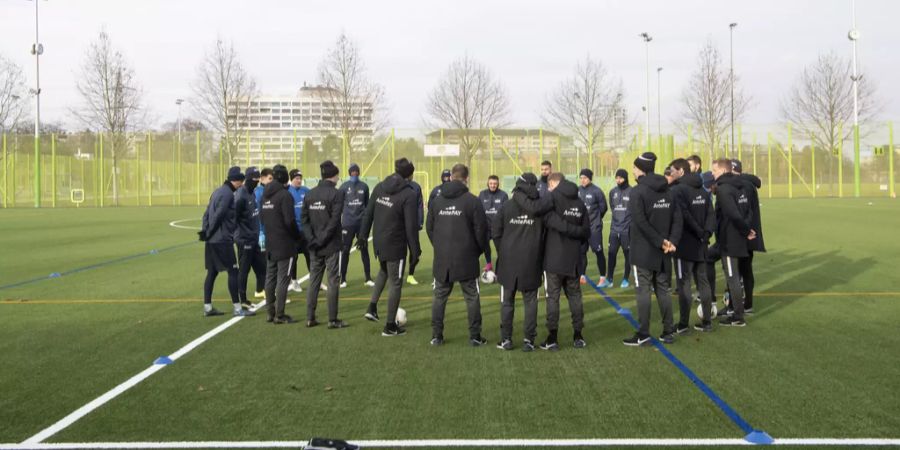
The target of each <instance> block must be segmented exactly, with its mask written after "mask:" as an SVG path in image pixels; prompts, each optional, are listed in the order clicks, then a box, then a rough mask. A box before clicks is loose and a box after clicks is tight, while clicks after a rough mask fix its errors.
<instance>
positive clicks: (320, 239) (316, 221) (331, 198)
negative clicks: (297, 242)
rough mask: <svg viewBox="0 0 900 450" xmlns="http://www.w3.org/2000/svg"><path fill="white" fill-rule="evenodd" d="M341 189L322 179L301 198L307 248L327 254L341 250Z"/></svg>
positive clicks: (322, 254) (342, 192) (301, 217)
mask: <svg viewBox="0 0 900 450" xmlns="http://www.w3.org/2000/svg"><path fill="white" fill-rule="evenodd" d="M343 210H344V191H341V190H338V189H337V188H336V187H335V184H334V182H333V181H331V180H321V181H319V185H318V186H316V187H314V188H312V189H311V190H310V191H309V193H308V194H306V198H305V199H304V200H303V213H302V214H301V215H300V219H301V220H302V221H303V226H302V227H300V229H301V230H303V235H304V236H305V237H306V242H307V243H308V244H307V245H309V248H310V250H312V251H313V253H314V254H316V255H318V256H330V255H333V254H334V253H335V252H338V251H340V250H341V215H342V214H341V213H342V211H343Z"/></svg>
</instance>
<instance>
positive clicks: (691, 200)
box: [675, 174, 716, 261]
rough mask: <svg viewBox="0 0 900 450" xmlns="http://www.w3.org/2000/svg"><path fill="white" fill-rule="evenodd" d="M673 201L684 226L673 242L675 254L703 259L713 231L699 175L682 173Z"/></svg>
mask: <svg viewBox="0 0 900 450" xmlns="http://www.w3.org/2000/svg"><path fill="white" fill-rule="evenodd" d="M678 186H679V188H678V191H677V194H676V195H677V196H678V199H677V202H678V203H679V205H681V214H682V218H683V220H684V227H683V231H682V233H681V240H679V241H678V242H676V243H675V247H676V248H677V250H676V251H675V257H676V258H681V259H685V260H688V261H706V258H707V255H706V253H707V248H708V246H709V238H710V237H712V235H713V233H715V232H716V216H715V212H714V211H713V206H712V200H710V198H709V194H707V193H706V190H704V189H703V181H702V180H701V179H700V175H697V174H686V175H685V176H684V177H682V178H681V180H679V183H678Z"/></svg>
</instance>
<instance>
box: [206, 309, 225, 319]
mask: <svg viewBox="0 0 900 450" xmlns="http://www.w3.org/2000/svg"><path fill="white" fill-rule="evenodd" d="M224 315H225V313H223V312H222V311H219V310H218V309H216V308H212V309H210V310H209V311H203V317H213V316H224Z"/></svg>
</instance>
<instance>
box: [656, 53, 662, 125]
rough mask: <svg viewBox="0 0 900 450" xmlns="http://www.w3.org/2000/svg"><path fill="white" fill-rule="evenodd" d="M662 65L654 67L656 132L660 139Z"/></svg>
mask: <svg viewBox="0 0 900 450" xmlns="http://www.w3.org/2000/svg"><path fill="white" fill-rule="evenodd" d="M662 71H663V68H662V67H657V68H656V134H658V135H659V139H660V142H661V141H662Z"/></svg>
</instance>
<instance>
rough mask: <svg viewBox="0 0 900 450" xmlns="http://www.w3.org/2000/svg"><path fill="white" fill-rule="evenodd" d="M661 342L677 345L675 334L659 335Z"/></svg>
mask: <svg viewBox="0 0 900 450" xmlns="http://www.w3.org/2000/svg"><path fill="white" fill-rule="evenodd" d="M659 340H660V342H662V343H663V344H674V343H675V334H674V333H663V334H661V335H659Z"/></svg>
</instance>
